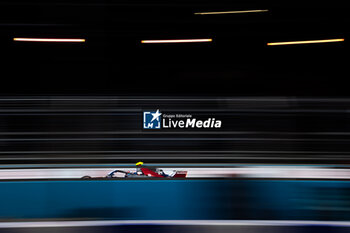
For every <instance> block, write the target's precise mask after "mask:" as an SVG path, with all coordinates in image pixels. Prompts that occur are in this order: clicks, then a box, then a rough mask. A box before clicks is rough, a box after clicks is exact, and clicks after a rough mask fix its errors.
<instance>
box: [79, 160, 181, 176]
mask: <svg viewBox="0 0 350 233" xmlns="http://www.w3.org/2000/svg"><path fill="white" fill-rule="evenodd" d="M186 176H187V171H173V173H172V174H166V173H164V171H163V170H162V169H159V168H153V167H145V166H143V162H137V163H136V172H130V171H123V170H114V171H112V172H110V173H109V174H108V175H107V176H105V177H104V178H186ZM89 178H92V177H91V176H83V177H82V179H89ZM101 178H103V177H101Z"/></svg>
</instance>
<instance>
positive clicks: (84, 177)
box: [81, 176, 91, 179]
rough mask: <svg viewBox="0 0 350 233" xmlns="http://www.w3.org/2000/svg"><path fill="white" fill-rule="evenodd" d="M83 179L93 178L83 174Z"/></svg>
mask: <svg viewBox="0 0 350 233" xmlns="http://www.w3.org/2000/svg"><path fill="white" fill-rule="evenodd" d="M81 178H82V179H91V176H83V177H81Z"/></svg>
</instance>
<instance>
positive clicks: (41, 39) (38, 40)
mask: <svg viewBox="0 0 350 233" xmlns="http://www.w3.org/2000/svg"><path fill="white" fill-rule="evenodd" d="M13 40H14V41H22V42H85V39H66V38H13Z"/></svg>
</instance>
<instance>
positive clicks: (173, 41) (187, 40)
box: [141, 39, 213, 44]
mask: <svg viewBox="0 0 350 233" xmlns="http://www.w3.org/2000/svg"><path fill="white" fill-rule="evenodd" d="M212 41H213V39H178V40H141V43H142V44H161V43H200V42H212Z"/></svg>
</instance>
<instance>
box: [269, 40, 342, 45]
mask: <svg viewBox="0 0 350 233" xmlns="http://www.w3.org/2000/svg"><path fill="white" fill-rule="evenodd" d="M342 41H344V39H329V40H304V41H287V42H271V43H267V45H268V46H274V45H293V44H316V43H331V42H342Z"/></svg>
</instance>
